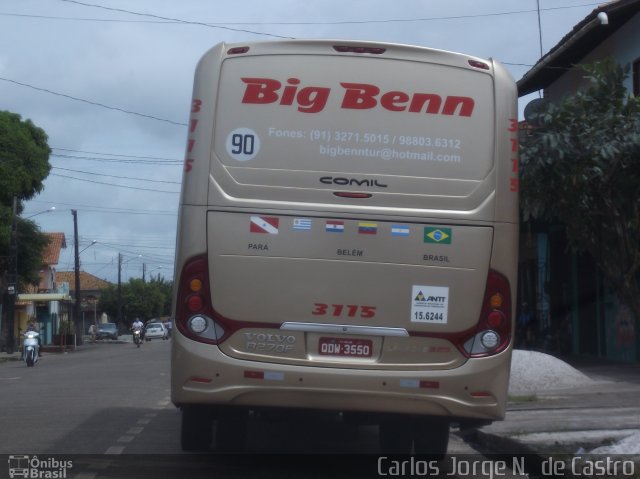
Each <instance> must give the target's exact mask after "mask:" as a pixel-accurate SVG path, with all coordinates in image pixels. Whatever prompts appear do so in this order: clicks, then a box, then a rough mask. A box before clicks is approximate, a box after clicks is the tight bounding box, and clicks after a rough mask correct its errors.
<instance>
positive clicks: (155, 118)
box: [0, 0, 187, 126]
mask: <svg viewBox="0 0 640 479" xmlns="http://www.w3.org/2000/svg"><path fill="white" fill-rule="evenodd" d="M61 1H67V0H61ZM0 80H2V81H6V82H8V83H13V84H15V85H20V86H23V87H26V88H31V89H32V90H37V91H42V92H45V93H50V94H51V95H56V96H61V97H63V98H68V99H70V100H75V101H79V102H82V103H87V104H89V105H93V106H99V107H101V108H106V109H108V110H115V111H119V112H122V113H127V114H129V115H136V116H140V117H142V118H148V119H151V120H157V121H163V122H166V123H171V124H172V125H178V126H187V124H186V123H180V122H177V121H173V120H167V119H166V118H160V117H158V116H153V115H147V114H146V113H139V112H137V111H132V110H125V109H124V108H118V107H115V106H109V105H105V104H104V103H99V102H96V101H91V100H85V99H84V98H78V97H76V96H71V95H67V94H66V93H60V92H57V91H53V90H49V89H48V88H41V87H37V86H35V85H30V84H29V83H24V82H19V81H16V80H11V79H9V78H3V77H0Z"/></svg>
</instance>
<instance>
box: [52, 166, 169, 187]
mask: <svg viewBox="0 0 640 479" xmlns="http://www.w3.org/2000/svg"><path fill="white" fill-rule="evenodd" d="M52 169H54V170H60V171H70V172H71V173H82V174H84V175H94V176H105V177H107V178H118V179H121V180H134V181H149V182H151V183H167V184H171V185H179V184H181V183H180V182H179V181H165V180H150V179H148V178H133V177H131V176H117V175H107V174H105V173H94V172H91V171H82V170H72V169H70V168H60V167H58V166H53V167H52Z"/></svg>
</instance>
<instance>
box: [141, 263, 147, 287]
mask: <svg viewBox="0 0 640 479" xmlns="http://www.w3.org/2000/svg"><path fill="white" fill-rule="evenodd" d="M146 271H147V263H142V282H143V283H146V281H145V278H144V275H145V273H146Z"/></svg>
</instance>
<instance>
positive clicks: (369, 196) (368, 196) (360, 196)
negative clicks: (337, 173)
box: [333, 191, 373, 198]
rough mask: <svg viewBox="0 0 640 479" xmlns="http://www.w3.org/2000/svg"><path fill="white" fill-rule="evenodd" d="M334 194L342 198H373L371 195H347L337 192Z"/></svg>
mask: <svg viewBox="0 0 640 479" xmlns="http://www.w3.org/2000/svg"><path fill="white" fill-rule="evenodd" d="M333 194H334V195H336V196H339V197H340V198H371V197H372V196H373V195H372V194H371V193H347V192H344V191H335V192H334V193H333Z"/></svg>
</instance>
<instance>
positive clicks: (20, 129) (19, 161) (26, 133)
mask: <svg viewBox="0 0 640 479" xmlns="http://www.w3.org/2000/svg"><path fill="white" fill-rule="evenodd" d="M47 140H48V138H47V134H46V133H45V132H44V130H42V129H41V128H38V127H37V126H35V125H34V124H33V123H32V122H31V120H26V121H22V120H21V118H20V115H17V114H15V113H10V112H8V111H0V203H1V204H2V205H5V206H10V205H11V201H12V199H13V197H14V196H16V197H18V199H19V200H22V201H24V200H28V199H31V198H33V197H34V196H35V195H36V194H37V193H39V192H40V191H42V189H43V187H44V185H43V181H44V179H45V178H46V177H47V176H48V175H49V171H50V169H51V165H49V154H50V153H51V149H50V148H49V145H48V144H47Z"/></svg>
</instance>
